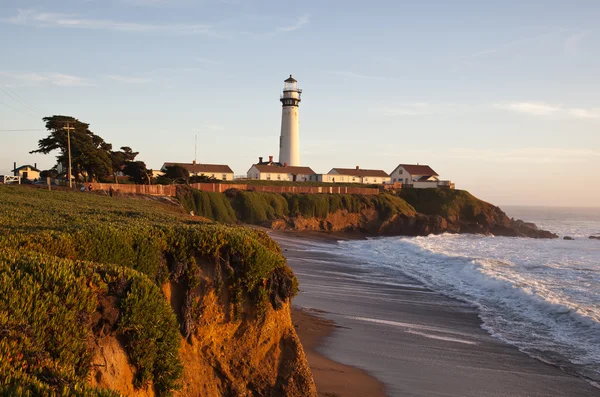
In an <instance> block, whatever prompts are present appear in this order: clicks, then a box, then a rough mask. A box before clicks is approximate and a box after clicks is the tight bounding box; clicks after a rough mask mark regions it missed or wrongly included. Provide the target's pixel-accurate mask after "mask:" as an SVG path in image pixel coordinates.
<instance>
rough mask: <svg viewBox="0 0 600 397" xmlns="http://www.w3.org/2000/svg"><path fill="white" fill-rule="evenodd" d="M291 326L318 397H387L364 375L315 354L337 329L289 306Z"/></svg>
mask: <svg viewBox="0 0 600 397" xmlns="http://www.w3.org/2000/svg"><path fill="white" fill-rule="evenodd" d="M292 322H293V323H294V328H295V329H296V333H297V334H298V337H299V338H300V342H301V343H302V347H303V348H304V353H305V354H306V358H307V359H308V364H309V366H310V370H311V372H312V374H313V378H314V381H315V385H316V386H317V392H318V395H319V396H322V397H362V396H370V397H388V395H387V394H386V393H385V387H384V385H383V384H382V383H381V382H380V381H379V380H377V378H375V377H373V376H371V375H369V374H368V373H367V372H366V371H364V370H362V369H359V368H355V367H352V366H349V365H344V364H341V363H339V362H336V361H333V360H331V359H329V358H328V357H326V356H325V355H323V354H322V353H320V352H319V349H320V348H321V347H323V346H324V345H326V343H327V341H326V340H327V338H330V337H332V334H333V333H334V332H335V329H336V327H337V325H336V324H335V323H334V322H332V321H330V320H326V319H324V318H323V317H321V316H319V315H318V313H316V312H312V313H311V312H310V311H309V310H305V309H302V308H300V307H296V306H292Z"/></svg>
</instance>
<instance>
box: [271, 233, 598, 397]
mask: <svg viewBox="0 0 600 397" xmlns="http://www.w3.org/2000/svg"><path fill="white" fill-rule="evenodd" d="M271 236H272V237H273V238H274V239H275V240H277V241H279V243H280V244H281V246H282V248H283V249H284V255H285V256H286V257H287V258H288V264H289V265H290V266H291V268H292V269H293V270H294V272H295V273H296V275H297V276H298V279H299V281H300V289H301V293H300V294H299V295H298V296H297V297H296V298H295V300H294V304H295V305H296V306H297V307H299V308H303V309H305V310H312V311H316V312H318V313H320V314H319V316H320V317H322V319H324V320H328V321H332V322H333V323H335V325H336V327H335V328H331V324H330V323H327V322H324V321H323V320H310V317H306V316H300V315H298V312H295V320H297V319H298V318H300V319H299V320H297V321H299V323H298V332H299V335H300V339H301V341H302V342H303V344H305V348H306V350H307V353H308V360H309V364H310V365H311V368H312V369H313V371H314V374H315V381H316V384H317V388H318V389H320V390H321V395H323V396H334V395H338V396H342V397H343V396H378V395H383V393H384V391H385V393H387V395H389V396H392V397H393V396H419V397H435V396H444V397H506V396H510V397H559V396H568V397H580V396H581V397H590V396H600V389H597V388H595V387H593V386H592V385H590V384H589V383H588V382H586V381H585V380H583V379H580V378H577V377H575V376H573V375H570V374H567V373H564V372H563V371H561V369H560V368H557V367H554V366H551V365H548V364H545V363H543V362H541V361H539V360H537V359H535V358H532V357H529V356H527V355H525V354H524V353H521V352H520V351H518V350H517V349H516V348H514V347H513V346H510V345H508V344H506V343H504V342H502V341H501V340H499V339H497V338H494V337H492V336H491V335H490V334H488V333H487V332H486V331H485V330H484V329H482V328H481V324H482V323H481V320H480V319H479V317H478V315H477V314H478V313H477V310H476V308H474V307H472V306H469V305H467V304H466V303H463V302H460V301H458V300H454V299H451V298H448V297H446V296H444V295H442V294H440V293H438V292H436V291H432V290H429V289H428V288H426V287H424V286H423V285H421V284H419V283H418V282H417V281H415V280H412V279H410V278H408V277H406V278H402V277H401V276H398V275H395V276H394V277H390V276H389V274H386V273H385V271H384V269H383V270H377V269H375V270H374V269H373V268H369V267H366V266H363V265H364V264H361V263H360V262H357V261H355V260H354V259H352V258H348V257H345V256H341V255H339V254H336V253H335V249H333V246H332V245H331V244H337V243H336V242H335V240H337V239H339V238H341V237H342V236H339V235H338V236H335V237H334V238H333V239H332V238H331V236H328V235H325V234H321V235H319V234H314V233H311V234H303V233H298V232H296V233H292V232H272V233H271ZM327 244H329V246H331V247H332V249H329V248H328V247H329V246H328V245H327ZM323 247H326V248H325V249H323ZM300 314H302V313H300ZM305 314H306V313H305ZM303 320H306V321H303ZM323 323H325V324H323ZM303 324H305V325H303ZM306 324H308V325H306ZM328 332H331V333H330V334H329V335H328V336H327V333H328ZM311 335H312V336H311ZM315 346H316V348H315ZM337 365H342V366H341V367H338V366H337ZM352 367H354V369H356V368H360V369H362V370H364V371H365V372H363V371H359V372H358V373H357V372H355V371H353V368H352ZM336 371H338V372H336ZM369 375H370V376H369ZM359 376H360V378H359ZM371 377H375V378H377V379H378V380H379V381H380V382H381V383H383V385H384V387H381V384H380V383H378V382H376V381H374V380H373V379H372V378H371ZM346 385H348V386H346ZM361 386H362V387H363V388H362V389H358V387H361ZM326 393H333V394H326ZM349 393H354V394H349ZM377 393H381V394H377Z"/></svg>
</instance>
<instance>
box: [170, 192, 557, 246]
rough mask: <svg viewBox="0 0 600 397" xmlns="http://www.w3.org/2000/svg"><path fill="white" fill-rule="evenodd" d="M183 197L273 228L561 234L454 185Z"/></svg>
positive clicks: (198, 210)
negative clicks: (510, 214)
mask: <svg viewBox="0 0 600 397" xmlns="http://www.w3.org/2000/svg"><path fill="white" fill-rule="evenodd" d="M178 198H179V200H180V202H181V203H182V204H183V205H184V207H185V208H186V209H187V210H188V211H192V212H194V213H195V214H197V215H200V216H203V217H206V218H209V219H213V220H216V221H219V222H225V223H231V222H242V223H249V224H256V225H262V226H266V227H270V228H273V229H292V230H323V231H352V232H360V233H365V234H368V235H381V236H393V235H408V236H426V235H428V234H440V233H479V234H493V235H498V236H512V237H534V238H556V237H557V236H556V235H555V234H553V233H551V232H548V231H545V230H539V229H538V228H537V226H535V225H534V224H532V223H527V222H524V221H521V220H514V219H510V218H509V217H508V216H507V215H506V214H505V213H504V212H503V211H502V210H501V209H500V208H498V207H496V206H494V205H492V204H490V203H487V202H484V201H482V200H479V199H478V198H476V197H474V196H473V195H471V194H470V193H468V192H466V191H462V190H450V189H402V190H401V191H399V192H397V193H394V194H392V193H382V194H379V195H372V196H364V195H345V194H290V193H284V194H278V193H265V192H252V191H237V190H229V191H226V192H225V193H223V194H221V193H207V192H200V191H196V190H192V189H187V188H180V189H179V190H178Z"/></svg>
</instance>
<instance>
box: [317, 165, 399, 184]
mask: <svg viewBox="0 0 600 397" xmlns="http://www.w3.org/2000/svg"><path fill="white" fill-rule="evenodd" d="M316 181H317V182H330V183H364V184H369V185H378V184H383V183H390V176H389V175H388V174H387V173H386V172H385V171H383V170H366V169H361V168H360V167H358V166H357V167H356V168H333V169H331V171H329V173H327V174H319V175H316Z"/></svg>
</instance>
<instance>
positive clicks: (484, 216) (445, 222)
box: [266, 207, 557, 238]
mask: <svg viewBox="0 0 600 397" xmlns="http://www.w3.org/2000/svg"><path fill="white" fill-rule="evenodd" d="M382 218H384V220H382ZM266 226H268V227H270V228H272V229H290V230H316V231H318V230H321V231H340V232H360V233H366V234H369V235H377V236H427V235H429V234H441V233H474V234H493V235H497V236H510V237H533V238H556V237H557V236H556V235H555V234H554V233H551V232H549V231H546V230H540V229H538V228H537V226H536V225H535V224H533V223H527V222H523V221H520V220H512V219H510V218H509V217H508V216H506V214H505V213H504V212H502V211H501V210H500V209H499V208H498V207H493V208H491V209H490V210H489V211H487V212H483V213H481V214H479V215H478V216H477V217H475V219H463V218H461V217H443V216H441V215H425V214H420V213H416V214H414V215H405V214H394V215H392V216H391V217H389V218H387V219H385V217H382V216H380V214H379V213H378V212H377V210H375V209H374V208H366V209H363V210H362V211H361V212H360V213H349V212H348V211H347V210H340V211H337V212H335V213H333V214H329V215H328V216H327V217H325V218H303V217H301V216H299V217H288V218H285V219H278V220H275V221H273V222H270V223H269V224H267V225H266Z"/></svg>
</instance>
